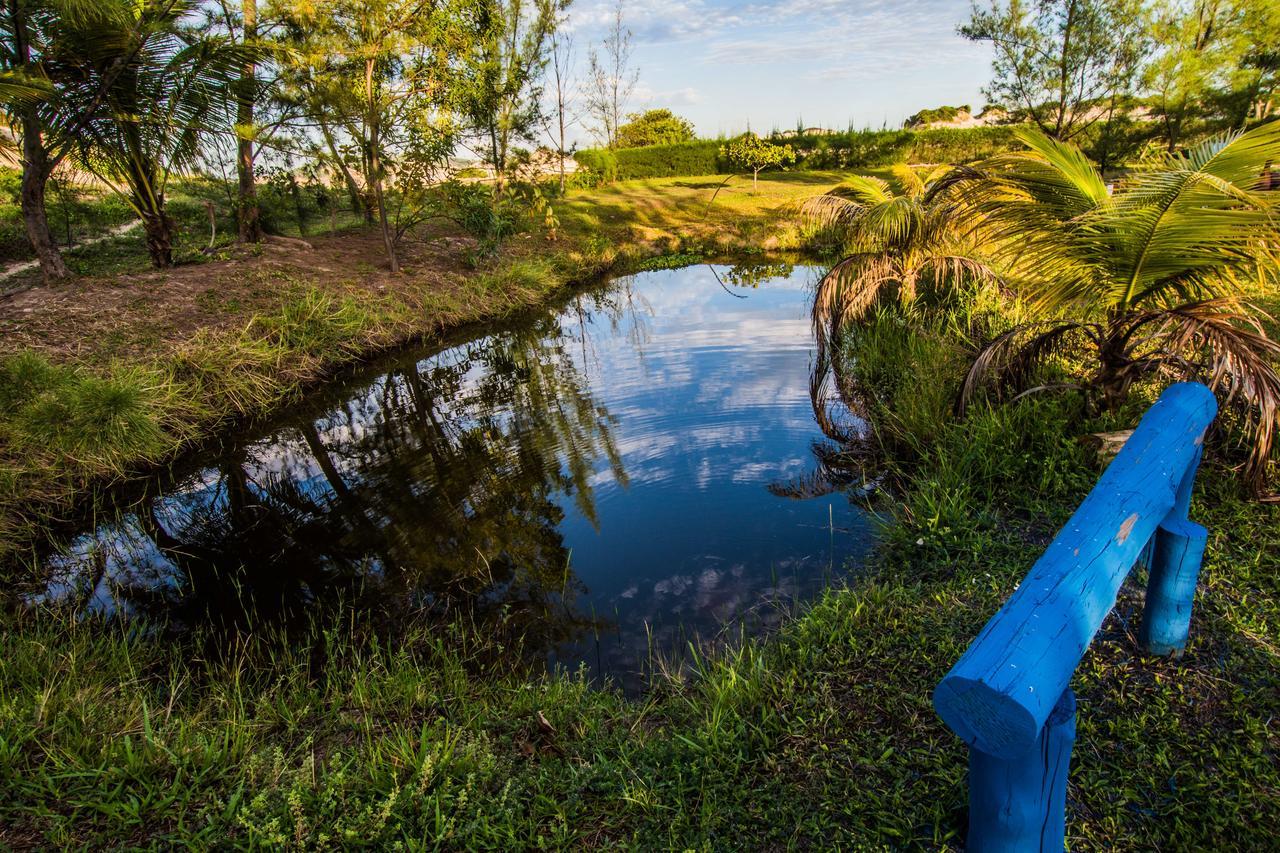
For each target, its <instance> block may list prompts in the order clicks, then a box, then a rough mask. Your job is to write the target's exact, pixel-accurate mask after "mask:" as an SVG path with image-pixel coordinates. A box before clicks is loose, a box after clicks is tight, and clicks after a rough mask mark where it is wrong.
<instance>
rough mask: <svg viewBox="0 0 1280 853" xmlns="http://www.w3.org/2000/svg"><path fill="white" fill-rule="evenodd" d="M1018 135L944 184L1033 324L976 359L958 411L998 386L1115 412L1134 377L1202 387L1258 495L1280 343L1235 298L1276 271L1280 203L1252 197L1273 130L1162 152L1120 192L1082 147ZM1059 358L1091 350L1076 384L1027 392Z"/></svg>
mask: <svg viewBox="0 0 1280 853" xmlns="http://www.w3.org/2000/svg"><path fill="white" fill-rule="evenodd" d="M1019 138H1020V140H1021V141H1022V142H1023V143H1024V144H1025V145H1026V146H1027V148H1028V150H1026V151H1019V152H1014V153H1009V154H1003V155H999V156H996V157H994V158H991V159H989V160H987V161H986V162H984V163H982V164H980V165H979V166H978V167H976V168H964V169H959V170H957V171H956V172H955V173H953V175H952V177H951V178H950V179H949V182H950V183H951V184H953V185H954V186H955V187H956V188H957V189H958V190H959V192H958V193H957V194H958V195H959V196H961V197H963V199H964V200H965V202H966V203H968V204H970V205H972V207H973V209H974V211H975V213H977V214H979V215H980V216H981V217H982V219H983V221H984V231H985V233H986V234H987V235H988V237H989V238H990V240H991V242H992V245H993V246H994V247H995V252H996V254H997V257H998V259H999V260H1000V261H1002V262H1003V263H1004V264H1005V265H1006V266H1007V268H1008V269H1009V270H1010V274H1011V277H1012V279H1013V281H1014V284H1015V286H1016V287H1017V288H1018V290H1019V291H1020V293H1021V294H1022V295H1023V296H1024V297H1025V298H1026V299H1027V304H1028V307H1029V309H1030V310H1031V312H1032V313H1033V315H1035V316H1036V319H1034V320H1033V321H1031V322H1027V323H1023V324H1020V325H1018V326H1016V327H1015V328H1013V329H1010V330H1009V331H1007V332H1005V333H1004V334H1002V335H1000V336H998V337H996V338H995V339H994V340H992V341H991V342H990V343H988V344H987V345H986V346H985V347H983V348H982V349H981V350H980V351H979V353H978V354H977V356H976V358H975V359H974V362H973V365H972V367H971V369H970V370H969V373H968V376H967V377H966V379H965V382H964V384H963V387H962V389H961V394H960V399H959V401H958V402H959V408H960V409H961V411H963V408H964V406H965V405H967V404H968V403H969V402H970V401H971V400H972V399H973V397H974V396H975V394H976V393H978V391H979V390H980V389H982V388H984V387H991V386H994V389H995V390H996V392H997V394H999V395H1007V394H1008V393H1015V394H1025V393H1029V392H1030V391H1038V390H1042V389H1045V388H1050V387H1054V388H1058V387H1066V388H1079V389H1082V390H1083V391H1084V392H1085V393H1086V395H1087V399H1088V400H1089V401H1090V404H1091V405H1092V406H1093V407H1095V408H1096V407H1099V406H1101V407H1102V408H1105V409H1107V410H1112V411H1114V410H1115V409H1116V408H1117V407H1118V406H1120V405H1121V404H1122V403H1123V402H1124V401H1125V399H1126V398H1127V396H1128V393H1129V391H1130V388H1131V387H1132V386H1133V384H1134V383H1135V382H1138V381H1140V380H1144V379H1149V378H1158V377H1159V378H1170V379H1172V378H1178V379H1190V378H1196V379H1200V380H1203V381H1205V382H1206V383H1208V384H1209V385H1210V387H1212V388H1213V389H1214V390H1215V391H1216V392H1219V394H1220V395H1221V396H1222V397H1223V398H1224V400H1225V402H1226V403H1227V404H1230V405H1232V406H1234V407H1235V408H1236V409H1237V411H1238V412H1239V413H1240V415H1241V416H1242V417H1243V419H1244V421H1245V424H1246V427H1247V429H1248V431H1249V432H1250V433H1251V434H1252V438H1253V441H1252V450H1251V454H1250V456H1249V459H1248V462H1247V465H1246V476H1247V479H1248V481H1249V482H1250V484H1251V485H1252V486H1253V487H1254V488H1255V489H1260V488H1261V487H1262V486H1263V483H1264V473H1265V468H1266V464H1267V460H1268V458H1269V454H1270V450H1271V444H1272V437H1273V434H1274V432H1275V426H1276V413H1277V405H1278V404H1280V377H1277V374H1276V372H1275V360H1276V358H1277V356H1280V345H1277V343H1276V342H1274V341H1272V340H1271V339H1269V338H1268V337H1267V335H1266V333H1265V331H1264V329H1263V327H1262V326H1261V324H1260V323H1259V321H1258V319H1257V317H1256V316H1255V315H1254V314H1252V313H1250V310H1249V306H1248V305H1247V304H1246V303H1245V302H1244V301H1243V295H1244V294H1245V293H1247V292H1248V289H1249V288H1250V287H1251V286H1253V287H1260V286H1265V285H1267V284H1274V283H1275V281H1276V278H1277V273H1278V272H1280V263H1278V257H1277V250H1280V219H1278V218H1277V213H1278V212H1280V211H1278V210H1277V198H1276V196H1275V194H1273V193H1269V192H1264V191H1259V190H1258V189H1257V187H1258V186H1259V183H1260V182H1259V176H1260V175H1262V174H1263V173H1264V171H1265V169H1266V168H1267V165H1268V164H1269V163H1270V162H1272V161H1276V160H1280V122H1273V123H1271V124H1268V125H1263V126H1261V127H1258V128H1255V129H1254V130H1252V131H1249V132H1248V133H1233V134H1227V135H1225V136H1221V137H1218V138H1215V139H1212V140H1209V141H1207V142H1204V143H1202V144H1201V145H1199V146H1196V147H1195V148H1192V149H1190V150H1188V151H1186V152H1185V153H1174V154H1165V155H1161V156H1159V157H1157V158H1155V159H1153V160H1151V161H1149V162H1146V163H1144V164H1142V165H1141V166H1140V167H1139V168H1138V169H1136V170H1135V171H1134V172H1132V173H1131V174H1130V175H1128V176H1126V177H1125V178H1124V180H1123V182H1122V183H1121V185H1120V186H1118V187H1117V188H1116V189H1115V192H1114V193H1112V192H1111V191H1109V189H1108V187H1107V185H1106V183H1105V182H1104V181H1103V178H1102V176H1101V174H1099V172H1098V171H1097V170H1096V169H1095V168H1094V167H1093V165H1092V164H1091V163H1090V162H1089V161H1088V159H1087V158H1086V157H1085V156H1084V154H1082V153H1081V152H1080V150H1079V149H1078V148H1076V147H1074V146H1072V145H1069V144H1066V143H1061V142H1057V141H1054V140H1051V139H1049V138H1048V137H1046V136H1044V135H1042V134H1040V133H1037V132H1031V131H1024V132H1021V133H1019ZM1064 353H1074V354H1077V355H1078V354H1082V353H1083V354H1084V356H1085V363H1084V365H1083V366H1082V367H1081V368H1080V369H1079V370H1078V371H1077V372H1076V373H1077V375H1075V376H1074V377H1072V378H1071V380H1070V381H1067V382H1062V383H1055V384H1053V385H1041V386H1035V387H1033V386H1034V385H1035V383H1036V381H1037V379H1038V377H1039V375H1040V373H1041V370H1040V368H1041V367H1042V366H1043V365H1045V364H1046V362H1049V361H1051V360H1054V359H1055V358H1057V357H1058V356H1061V355H1063V354H1064Z"/></svg>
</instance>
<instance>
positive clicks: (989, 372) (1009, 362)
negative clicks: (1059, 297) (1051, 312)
mask: <svg viewBox="0 0 1280 853" xmlns="http://www.w3.org/2000/svg"><path fill="white" fill-rule="evenodd" d="M1096 334H1097V333H1096V330H1095V327H1094V325H1093V324H1090V323H1078V322H1070V321H1043V322H1035V323H1024V324H1021V325H1018V326H1015V327H1014V328H1012V329H1010V330H1009V331H1007V332H1005V333H1003V334H1001V335H999V336H998V337H996V338H995V339H994V340H992V341H991V342H990V343H988V344H987V345H986V346H984V347H983V348H982V349H981V350H979V351H978V354H977V356H975V357H974V359H973V363H972V364H971V365H970V366H969V371H968V373H966V374H965V377H964V382H963V383H961V385H960V392H959V394H958V395H957V397H956V412H957V414H959V415H963V414H964V413H965V411H966V410H967V409H968V407H969V405H970V404H971V403H972V402H973V400H974V398H975V397H976V396H977V395H978V393H979V392H980V391H981V390H982V389H984V388H988V387H992V386H994V387H995V388H996V389H997V390H998V391H999V392H1000V393H1006V392H1012V393H1015V394H1017V393H1021V392H1023V391H1025V390H1026V389H1027V388H1028V386H1029V385H1030V382H1031V380H1032V379H1033V378H1034V377H1035V376H1036V374H1037V373H1038V371H1039V370H1040V368H1041V367H1043V366H1044V365H1045V364H1046V363H1047V362H1048V361H1049V359H1051V358H1052V357H1054V356H1056V355H1059V354H1062V353H1064V352H1068V351H1070V350H1071V349H1072V348H1073V347H1077V346H1079V344H1080V343H1081V340H1082V339H1083V340H1094V339H1095V338H1096Z"/></svg>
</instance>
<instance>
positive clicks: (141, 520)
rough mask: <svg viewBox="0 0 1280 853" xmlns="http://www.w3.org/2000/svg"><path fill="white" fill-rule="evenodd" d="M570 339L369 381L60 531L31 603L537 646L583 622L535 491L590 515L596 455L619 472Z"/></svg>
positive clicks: (529, 334) (475, 346)
mask: <svg viewBox="0 0 1280 853" xmlns="http://www.w3.org/2000/svg"><path fill="white" fill-rule="evenodd" d="M594 307H595V308H596V310H599V309H601V308H603V309H607V310H613V311H614V312H615V313H617V309H616V306H612V305H609V304H607V303H598V304H597V305H595V306H594ZM572 343H573V342H572V341H571V340H570V339H568V338H567V337H566V336H564V335H563V334H562V332H561V329H560V328H559V323H558V321H557V320H556V319H555V318H554V317H549V318H545V319H544V320H543V321H542V322H540V323H535V324H533V325H526V326H522V327H521V328H518V329H514V330H511V331H506V332H502V333H499V334H497V335H494V336H492V337H489V338H486V339H482V340H480V341H475V342H472V343H470V344H466V345H463V346H460V347H455V348H453V349H449V350H446V351H444V352H442V353H440V354H438V355H436V356H433V357H430V358H427V359H425V360H423V361H420V362H418V363H416V364H412V365H409V366H407V367H403V368H401V369H397V370H394V371H392V372H390V373H388V374H386V375H384V376H381V377H380V378H378V379H377V380H376V381H374V382H373V383H372V384H370V385H368V386H367V387H365V388H363V389H361V392H360V393H358V394H355V395H354V396H350V397H348V399H347V400H346V401H345V402H344V403H343V404H342V405H341V406H340V407H339V408H338V409H336V410H334V411H331V412H329V413H327V414H325V415H324V416H322V417H320V418H317V419H314V420H313V419H310V418H307V417H304V418H301V419H299V420H297V421H295V422H293V423H290V424H288V425H286V426H283V427H281V428H279V429H277V430H276V431H274V432H272V433H271V434H270V435H268V436H266V437H265V438H261V439H259V440H256V441H252V442H250V443H246V444H244V445H241V446H238V447H236V448H234V449H232V450H230V451H228V452H226V453H224V454H223V455H222V456H221V458H220V459H219V460H218V462H217V464H216V466H214V467H210V468H206V469H204V470H201V471H199V472H197V473H196V474H194V475H193V476H192V477H190V478H189V480H188V481H187V482H185V483H183V484H182V485H181V486H180V487H179V488H176V489H172V490H170V491H169V492H168V493H167V494H165V495H163V496H159V497H158V496H155V495H149V496H147V497H145V498H144V499H143V500H142V501H141V503H139V504H138V505H137V506H136V507H135V508H134V509H133V511H131V512H127V513H124V514H123V515H122V516H121V517H120V519H119V520H118V521H116V522H113V523H110V524H105V525H102V526H100V527H99V528H98V529H97V530H96V531H95V532H94V534H92V535H88V536H85V537H82V538H81V539H79V540H77V541H76V542H75V543H73V545H72V547H71V548H70V549H68V550H67V551H66V552H64V553H62V554H60V555H58V556H55V557H54V558H53V559H52V560H51V563H52V564H53V565H54V566H56V567H57V568H58V569H59V570H60V571H59V572H58V581H57V582H56V583H55V584H54V585H53V586H51V587H50V590H49V596H50V597H53V598H58V599H62V600H65V601H67V602H72V603H73V605H72V606H81V607H86V608H87V609H89V610H96V611H99V612H103V613H107V614H109V615H112V616H129V617H142V618H144V619H146V620H147V622H148V623H150V624H153V625H162V626H164V630H168V631H170V632H174V633H182V632H184V631H186V630H188V629H190V628H193V627H201V628H204V627H207V626H215V627H217V628H219V629H221V633H222V634H223V635H224V636H225V635H235V634H236V633H238V632H242V631H245V630H247V629H255V630H256V629H261V628H264V627H268V626H283V627H296V626H299V625H301V624H304V623H306V622H309V621H310V620H312V619H314V618H315V617H316V616H317V614H332V613H334V612H336V611H338V610H340V609H353V610H354V611H355V612H358V613H360V614H362V618H363V619H366V620H373V621H385V620H394V619H396V618H403V617H405V616H407V615H409V614H412V615H413V616H414V617H415V618H416V617H420V616H422V615H423V614H424V613H425V614H432V615H440V616H451V615H463V616H464V617H465V618H466V619H467V620H468V621H469V622H471V623H474V624H475V625H476V626H477V627H481V628H482V629H485V630H490V631H501V632H502V633H503V635H505V636H508V637H510V638H511V639H512V640H513V641H519V642H520V643H522V644H523V646H524V647H525V649H526V650H527V651H530V652H533V653H535V654H545V653H546V651H548V650H549V649H550V648H552V647H553V646H555V645H557V644H559V643H562V642H565V641H567V640H572V639H574V638H576V637H578V636H579V635H581V634H582V633H583V632H584V631H586V630H588V629H591V628H593V627H594V623H593V622H592V620H591V619H589V618H585V617H583V616H581V615H579V614H577V613H575V611H574V597H575V593H576V592H577V590H578V587H579V584H578V581H577V580H576V579H575V578H574V576H573V575H572V573H571V571H570V568H569V557H570V555H569V552H568V549H567V548H566V547H565V545H564V542H563V539H562V537H561V534H560V533H559V532H558V531H557V525H558V524H559V523H560V522H561V520H562V518H563V515H564V510H563V509H562V507H561V505H560V504H559V503H557V502H556V500H554V499H553V498H555V497H556V496H566V495H567V496H572V500H573V503H574V506H575V507H576V508H577V510H578V511H579V512H581V513H582V514H583V515H584V516H586V517H587V518H590V519H592V520H593V521H594V519H595V507H594V497H593V492H592V487H591V484H590V482H589V479H590V475H591V474H592V473H593V472H594V471H595V470H596V469H597V466H598V464H600V463H601V461H602V460H603V462H604V464H607V465H608V467H609V468H610V469H611V470H612V473H613V476H614V477H615V478H616V479H617V480H618V481H620V482H624V483H625V481H626V473H625V471H623V469H622V462H621V459H620V457H619V454H618V451H617V447H616V445H615V442H614V439H613V435H612V427H613V420H612V418H611V417H610V415H609V414H608V412H607V411H605V409H604V408H603V407H602V406H600V405H598V404H597V403H596V402H595V401H594V400H593V398H592V396H591V394H590V393H589V391H588V388H587V384H586V382H585V381H584V378H583V376H582V374H581V372H580V371H579V369H578V368H577V366H576V365H575V364H574V361H573V359H572V358H571V357H570V356H569V353H568V352H567V350H566V347H568V346H571V345H572ZM348 391H350V389H348Z"/></svg>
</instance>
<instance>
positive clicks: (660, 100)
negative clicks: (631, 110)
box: [631, 83, 702, 107]
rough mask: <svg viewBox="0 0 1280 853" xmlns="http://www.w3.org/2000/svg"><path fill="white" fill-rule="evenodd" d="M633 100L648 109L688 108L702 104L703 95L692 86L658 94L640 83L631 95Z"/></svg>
mask: <svg viewBox="0 0 1280 853" xmlns="http://www.w3.org/2000/svg"><path fill="white" fill-rule="evenodd" d="M631 100H633V101H634V102H636V103H637V104H641V105H643V106H646V107H648V106H659V107H687V106H691V105H692V104H699V103H702V95H701V94H700V93H699V92H698V90H697V89H695V88H693V87H692V86H685V87H684V88H682V89H666V90H663V91H660V92H658V91H654V90H653V89H652V88H651V87H650V86H648V85H647V84H645V83H638V84H636V88H635V91H634V92H632V93H631Z"/></svg>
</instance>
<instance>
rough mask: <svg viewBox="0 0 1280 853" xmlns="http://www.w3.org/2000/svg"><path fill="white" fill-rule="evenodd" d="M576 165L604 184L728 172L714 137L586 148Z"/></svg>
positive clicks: (578, 157) (580, 152)
mask: <svg viewBox="0 0 1280 853" xmlns="http://www.w3.org/2000/svg"><path fill="white" fill-rule="evenodd" d="M574 158H575V159H576V160H577V161H578V165H579V166H581V167H583V168H584V169H588V170H590V172H591V173H592V175H596V176H599V180H600V181H601V182H603V183H611V182H613V181H631V180H635V179H637V178H673V177H678V176H681V175H715V174H718V173H722V172H727V171H729V170H730V169H729V166H728V164H727V163H725V162H723V161H722V160H721V158H720V143H719V141H717V140H714V139H700V140H697V141H694V142H680V143H677V144H674V145H649V146H646V147H644V148H616V149H614V150H612V151H605V150H601V149H589V150H586V151H579V152H578V153H577V154H575V155H574Z"/></svg>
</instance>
